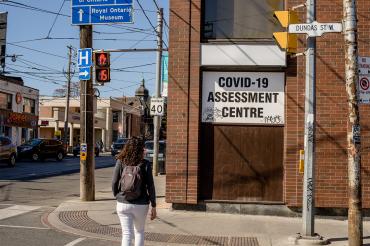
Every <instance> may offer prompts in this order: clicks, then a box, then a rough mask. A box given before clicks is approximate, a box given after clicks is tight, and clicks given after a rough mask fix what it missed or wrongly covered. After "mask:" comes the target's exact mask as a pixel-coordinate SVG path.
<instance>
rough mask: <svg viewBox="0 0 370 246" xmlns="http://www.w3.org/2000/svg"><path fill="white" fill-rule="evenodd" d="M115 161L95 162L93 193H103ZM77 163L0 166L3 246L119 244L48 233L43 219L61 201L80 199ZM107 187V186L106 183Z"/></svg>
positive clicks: (69, 159)
mask: <svg viewBox="0 0 370 246" xmlns="http://www.w3.org/2000/svg"><path fill="white" fill-rule="evenodd" d="M114 163H115V161H114V159H113V158H112V157H111V156H101V157H98V158H96V167H97V168H98V169H97V170H96V172H95V185H96V190H104V189H107V188H109V187H107V180H110V179H111V175H112V172H113V166H114ZM79 175H80V174H79V159H78V158H73V157H67V158H66V159H64V160H63V161H62V162H56V161H54V160H46V161H44V162H31V161H22V162H18V163H17V164H16V167H14V168H9V167H7V166H6V164H2V165H1V166H0V238H1V243H0V244H1V245H4V246H23V245H27V246H43V245H47V246H74V245H77V246H87V245H89V246H103V245H104V246H107V245H115V246H118V245H119V244H118V243H116V242H107V241H104V240H97V239H87V238H81V237H80V236H78V235H72V234H66V233H64V232H60V231H56V230H54V229H50V228H49V227H47V226H46V225H44V224H43V223H42V218H43V216H45V214H47V213H48V212H51V211H52V210H54V209H55V208H56V207H57V206H58V205H59V204H60V203H61V202H62V201H65V200H69V199H72V198H76V197H78V196H79V178H80V177H79ZM108 184H109V182H108Z"/></svg>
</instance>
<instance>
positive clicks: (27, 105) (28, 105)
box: [23, 97, 36, 114]
mask: <svg viewBox="0 0 370 246" xmlns="http://www.w3.org/2000/svg"><path fill="white" fill-rule="evenodd" d="M35 105H36V103H35V100H34V99H30V98H26V97H25V98H24V103H23V112H25V113H30V114H35V112H36V107H35Z"/></svg>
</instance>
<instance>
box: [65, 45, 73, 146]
mask: <svg viewBox="0 0 370 246" xmlns="http://www.w3.org/2000/svg"><path fill="white" fill-rule="evenodd" d="M67 48H68V49H69V53H68V70H67V89H66V108H65V112H64V138H63V142H64V145H65V146H66V147H67V150H68V145H67V143H68V118H69V97H70V94H71V78H72V76H71V66H72V46H68V47H67ZM69 145H71V143H69Z"/></svg>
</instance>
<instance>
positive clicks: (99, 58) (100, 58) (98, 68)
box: [94, 51, 110, 84]
mask: <svg viewBox="0 0 370 246" xmlns="http://www.w3.org/2000/svg"><path fill="white" fill-rule="evenodd" d="M94 63H95V80H96V82H97V83H99V84H104V83H107V82H109V81H110V54H109V52H104V51H102V52H96V53H94Z"/></svg>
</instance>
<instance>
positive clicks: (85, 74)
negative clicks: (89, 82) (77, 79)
mask: <svg viewBox="0 0 370 246" xmlns="http://www.w3.org/2000/svg"><path fill="white" fill-rule="evenodd" d="M88 74H89V72H88V71H86V70H85V71H83V72H79V74H78V75H79V76H84V77H86V76H87V75H88Z"/></svg>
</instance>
